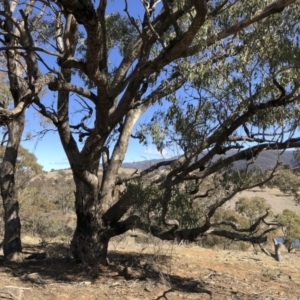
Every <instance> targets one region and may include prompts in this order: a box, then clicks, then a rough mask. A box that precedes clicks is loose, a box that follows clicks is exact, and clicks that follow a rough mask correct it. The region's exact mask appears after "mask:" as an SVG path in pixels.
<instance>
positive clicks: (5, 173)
mask: <svg viewBox="0 0 300 300" xmlns="http://www.w3.org/2000/svg"><path fill="white" fill-rule="evenodd" d="M23 129H24V114H21V115H20V116H19V117H18V118H17V119H14V120H13V121H12V122H10V124H9V125H8V132H9V140H8V143H7V146H6V150H5V154H4V157H3V161H2V164H1V172H0V176H1V177H0V185H1V196H2V199H3V206H4V240H3V252H4V257H5V258H6V259H7V260H13V261H16V260H17V261H18V260H20V259H22V255H21V253H22V245H21V223H20V217H19V202H18V194H17V192H16V186H15V165H16V159H17V155H18V147H19V144H20V138H21V135H22V132H23Z"/></svg>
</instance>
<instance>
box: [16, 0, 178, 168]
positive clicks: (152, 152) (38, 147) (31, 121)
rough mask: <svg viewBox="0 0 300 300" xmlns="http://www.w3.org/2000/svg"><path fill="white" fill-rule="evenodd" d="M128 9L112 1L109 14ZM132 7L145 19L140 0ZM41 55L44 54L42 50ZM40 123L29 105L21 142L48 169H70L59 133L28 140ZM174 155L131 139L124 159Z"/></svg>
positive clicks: (130, 6) (131, 3) (133, 1)
mask: <svg viewBox="0 0 300 300" xmlns="http://www.w3.org/2000/svg"><path fill="white" fill-rule="evenodd" d="M97 2H98V1H96V4H95V5H97ZM124 8H125V6H124V2H122V5H120V2H119V1H108V9H107V13H112V12H115V11H118V12H120V13H121V14H125V12H124ZM128 10H130V13H131V14H132V15H133V16H134V17H135V18H139V19H141V20H142V19H143V9H142V4H141V2H140V1H136V0H129V1H128ZM115 52H116V51H112V53H113V55H114V57H111V59H112V60H113V62H117V61H119V60H120V57H118V56H115V55H116V54H115ZM40 55H43V54H41V53H40ZM44 59H45V61H47V63H49V62H50V61H51V58H50V60H49V57H45V58H44ZM41 68H42V70H43V71H45V72H47V70H46V69H44V68H43V67H42V66H41ZM51 97H52V94H51V93H47V94H46V95H45V96H44V99H43V100H42V102H44V101H45V100H46V101H47V102H48V103H50V102H51ZM142 118H143V120H147V119H149V120H150V119H151V113H150V114H149V113H148V114H146V115H144V116H143V117H142ZM39 122H40V119H39V118H38V117H37V112H36V111H35V110H34V109H33V108H29V109H28V110H27V111H26V128H25V131H24V138H23V141H22V142H21V145H22V146H23V147H24V148H26V149H28V150H29V151H30V152H32V153H34V154H35V156H36V157H37V159H38V163H39V164H41V165H42V166H43V168H44V170H45V171H49V170H51V169H63V168H68V167H69V163H68V160H67V157H66V154H65V152H64V150H63V147H62V145H61V142H60V139H59V136H58V133H57V132H48V133H47V134H46V135H45V136H44V137H43V138H41V139H39V140H37V139H36V138H33V139H31V140H26V138H25V136H26V133H27V132H31V133H33V134H34V133H36V132H37V131H39V130H40V129H41V127H40V126H39ZM49 128H54V127H49ZM75 138H76V136H75ZM173 155H174V153H168V151H164V152H163V154H161V153H159V152H158V151H157V150H156V147H155V146H154V145H151V144H149V146H148V147H145V146H142V145H141V144H139V143H138V141H137V140H134V139H131V140H130V144H129V148H128V152H127V154H126V157H125V160H124V162H135V161H141V160H145V159H155V158H169V157H170V156H173Z"/></svg>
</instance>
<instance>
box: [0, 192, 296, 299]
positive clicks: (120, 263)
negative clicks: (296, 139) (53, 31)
mask: <svg viewBox="0 0 300 300" xmlns="http://www.w3.org/2000/svg"><path fill="white" fill-rule="evenodd" d="M243 196H246V197H255V196H259V197H263V198H265V199H266V200H267V201H268V202H269V203H270V204H271V205H272V209H273V211H274V212H275V213H280V212H282V210H283V209H285V208H289V209H293V210H295V211H297V212H300V209H299V208H300V207H299V206H296V205H295V203H294V202H293V200H292V198H291V197H289V196H287V195H283V194H282V193H280V192H279V191H278V190H275V189H274V190H264V191H261V190H260V189H255V190H251V191H245V192H243V193H241V194H239V195H237V196H236V197H235V199H233V200H232V201H231V203H230V204H229V206H231V208H234V201H236V200H237V199H238V198H240V197H243ZM130 234H131V235H132V234H137V236H138V237H135V238H134V237H132V236H131V235H130ZM40 242H41V240H40V239H38V238H29V237H24V238H23V243H24V246H25V247H24V257H25V258H27V259H25V260H24V262H22V263H18V264H17V263H15V264H5V262H4V261H3V256H1V253H0V299H18V300H34V299H38V300H53V299H54V300H56V299H58V300H79V299H81V300H95V299H101V300H102V299H104V300H106V299H107V300H108V299H109V300H137V299H151V300H152V299H153V300H154V299H169V300H177V299H195V300H196V299H197V300H198V299H200V300H201V299H204V300H205V299H215V300H223V299H264V300H271V299H274V300H275V299H276V300H286V299H290V300H296V299H300V264H299V261H300V252H295V253H287V252H286V250H285V249H284V247H283V246H282V249H281V252H282V254H283V261H282V262H276V261H275V260H274V259H272V258H271V257H268V256H266V255H265V254H263V253H262V252H258V253H257V254H255V253H254V251H253V250H252V249H251V248H250V250H249V251H248V252H238V251H221V250H211V249H204V248H201V247H197V246H194V245H188V246H185V245H184V246H178V245H174V244H172V243H167V242H161V241H159V240H157V239H154V238H149V237H147V236H146V235H143V234H141V233H139V232H138V233H137V232H134V233H128V234H127V235H126V236H125V237H123V238H116V239H114V240H113V241H112V242H111V243H110V246H109V261H110V265H109V267H107V268H99V267H97V266H95V267H94V268H89V267H87V266H84V265H78V264H76V263H75V262H74V261H73V260H72V259H71V257H70V253H69V250H68V249H69V248H68V247H69V246H68V245H67V244H61V243H49V244H44V245H41V244H40ZM145 242H147V243H145ZM271 249H272V248H270V250H271ZM37 253H40V254H39V255H36V254H37ZM28 258H31V259H28Z"/></svg>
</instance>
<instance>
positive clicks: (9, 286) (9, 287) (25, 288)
mask: <svg viewBox="0 0 300 300" xmlns="http://www.w3.org/2000/svg"><path fill="white" fill-rule="evenodd" d="M4 287H5V288H8V289H19V290H31V288H27V287H20V286H13V285H5V286H4Z"/></svg>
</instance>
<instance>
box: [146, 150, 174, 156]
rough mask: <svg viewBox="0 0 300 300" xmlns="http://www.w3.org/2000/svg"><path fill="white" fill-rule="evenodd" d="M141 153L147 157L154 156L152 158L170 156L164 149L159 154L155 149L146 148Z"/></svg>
mask: <svg viewBox="0 0 300 300" xmlns="http://www.w3.org/2000/svg"><path fill="white" fill-rule="evenodd" d="M143 153H144V154H147V155H154V156H170V153H169V152H168V150H167V149H164V150H163V151H162V153H161V152H159V151H158V150H157V149H154V148H147V149H145V150H144V151H143Z"/></svg>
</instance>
